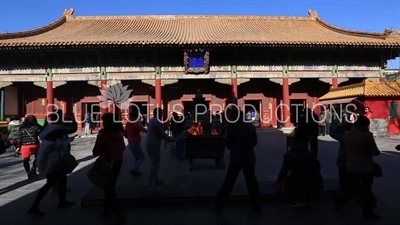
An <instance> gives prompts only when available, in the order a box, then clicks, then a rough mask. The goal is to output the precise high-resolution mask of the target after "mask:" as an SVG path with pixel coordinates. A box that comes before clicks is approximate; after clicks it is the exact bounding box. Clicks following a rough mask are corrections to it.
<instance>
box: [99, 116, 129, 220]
mask: <svg viewBox="0 0 400 225" xmlns="http://www.w3.org/2000/svg"><path fill="white" fill-rule="evenodd" d="M101 120H102V121H103V126H104V128H103V129H102V130H100V131H99V134H98V135H97V138H96V143H95V144H94V147H93V155H94V156H99V158H98V160H99V163H101V164H104V165H109V164H112V166H111V171H110V175H109V180H108V183H107V185H106V186H105V187H104V188H103V193H104V199H105V201H104V208H105V209H104V213H103V216H104V217H105V218H107V217H109V213H110V212H112V213H113V214H114V215H115V216H116V217H117V219H116V221H115V223H114V224H124V223H125V222H126V216H125V213H124V211H123V208H122V206H121V204H120V203H119V201H118V198H117V194H116V192H115V185H116V183H117V180H118V177H119V174H120V172H121V166H122V161H123V155H124V151H125V142H124V136H123V135H122V133H121V125H120V124H121V123H120V122H116V121H115V120H114V114H112V113H106V114H104V115H103V116H102V117H101Z"/></svg>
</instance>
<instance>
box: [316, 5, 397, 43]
mask: <svg viewBox="0 0 400 225" xmlns="http://www.w3.org/2000/svg"><path fill="white" fill-rule="evenodd" d="M308 14H309V15H310V17H312V18H315V19H316V20H317V21H318V22H319V23H320V24H321V25H322V26H324V27H326V28H328V29H331V30H334V31H336V32H341V33H345V34H352V35H362V36H373V37H382V38H386V37H388V36H389V35H391V34H392V33H393V29H392V28H386V29H385V31H384V32H374V31H364V30H353V29H348V28H343V27H339V26H335V25H333V24H331V23H328V22H326V21H325V20H323V19H321V17H319V16H318V13H317V11H315V10H311V9H310V10H308Z"/></svg>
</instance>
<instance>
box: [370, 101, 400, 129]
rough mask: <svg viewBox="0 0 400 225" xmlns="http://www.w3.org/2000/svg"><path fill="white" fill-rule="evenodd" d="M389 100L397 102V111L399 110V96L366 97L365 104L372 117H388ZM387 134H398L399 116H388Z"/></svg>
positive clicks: (399, 127)
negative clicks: (387, 97)
mask: <svg viewBox="0 0 400 225" xmlns="http://www.w3.org/2000/svg"><path fill="white" fill-rule="evenodd" d="M390 102H397V103H398V109H397V110H398V112H400V98H391V99H367V100H366V101H365V106H368V107H369V108H370V110H371V111H372V118H373V119H389V116H390V108H389V103H390ZM388 134H390V135H393V134H400V116H398V118H390V119H389V121H388Z"/></svg>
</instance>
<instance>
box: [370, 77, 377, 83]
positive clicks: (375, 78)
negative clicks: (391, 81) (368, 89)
mask: <svg viewBox="0 0 400 225" xmlns="http://www.w3.org/2000/svg"><path fill="white" fill-rule="evenodd" d="M368 80H370V81H373V82H379V77H370V78H368Z"/></svg>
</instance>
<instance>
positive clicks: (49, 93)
mask: <svg viewBox="0 0 400 225" xmlns="http://www.w3.org/2000/svg"><path fill="white" fill-rule="evenodd" d="M46 99H47V107H46V110H47V112H46V114H47V115H48V114H49V113H51V112H53V111H54V95H53V81H47V87H46Z"/></svg>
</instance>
